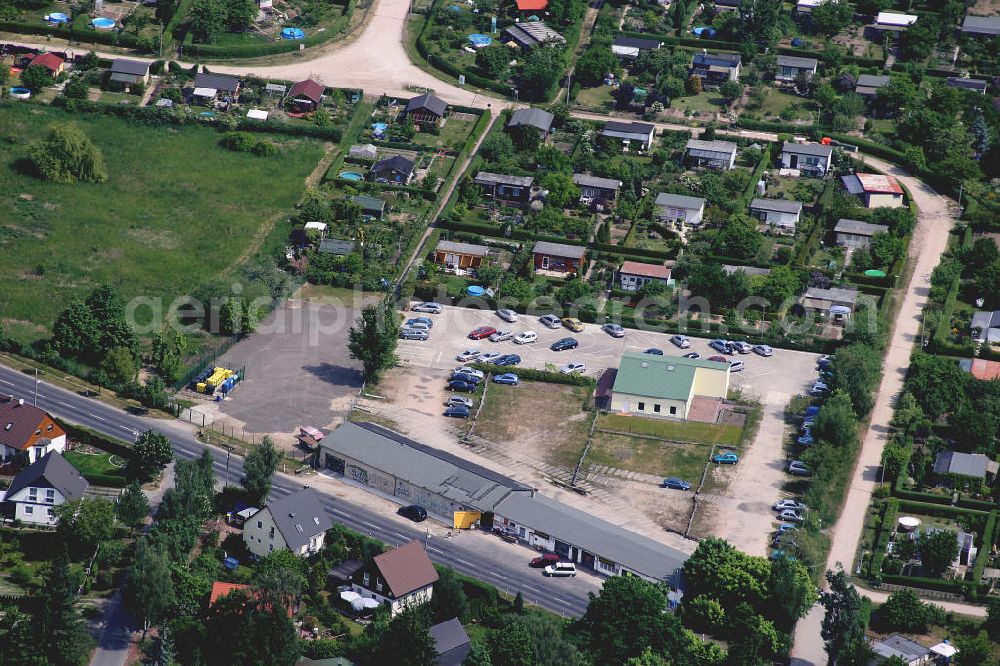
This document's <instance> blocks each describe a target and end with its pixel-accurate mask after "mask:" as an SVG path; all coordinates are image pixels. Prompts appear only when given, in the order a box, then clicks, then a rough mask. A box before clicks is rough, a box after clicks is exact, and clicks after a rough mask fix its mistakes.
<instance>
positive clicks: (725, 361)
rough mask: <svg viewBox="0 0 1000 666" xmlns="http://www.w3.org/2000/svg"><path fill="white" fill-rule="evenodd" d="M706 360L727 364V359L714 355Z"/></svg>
mask: <svg viewBox="0 0 1000 666" xmlns="http://www.w3.org/2000/svg"><path fill="white" fill-rule="evenodd" d="M708 360H709V361H715V362H716V363H726V364H728V363H729V359H728V358H726V357H725V356H719V355H718V354H716V355H715V356H709V357H708Z"/></svg>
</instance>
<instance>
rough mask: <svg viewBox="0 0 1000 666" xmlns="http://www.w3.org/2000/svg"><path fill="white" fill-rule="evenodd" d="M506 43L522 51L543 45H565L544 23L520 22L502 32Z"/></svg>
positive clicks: (562, 38)
mask: <svg viewBox="0 0 1000 666" xmlns="http://www.w3.org/2000/svg"><path fill="white" fill-rule="evenodd" d="M504 34H505V35H506V36H507V39H508V42H513V43H514V45H515V46H517V47H519V48H520V49H521V50H522V51H530V50H531V49H533V48H535V47H537V46H541V45H543V44H554V45H555V44H565V43H566V38H565V37H563V36H562V35H560V34H559V33H558V32H556V31H555V30H553V29H552V28H550V27H549V26H547V25H545V22H544V21H521V22H520V23H515V24H514V25H512V26H509V27H508V28H507V29H505V30H504Z"/></svg>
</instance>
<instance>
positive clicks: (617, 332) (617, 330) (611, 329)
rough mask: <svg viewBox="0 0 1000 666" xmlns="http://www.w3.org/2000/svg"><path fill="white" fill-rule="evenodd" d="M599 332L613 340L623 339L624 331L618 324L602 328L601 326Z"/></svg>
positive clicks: (606, 325)
mask: <svg viewBox="0 0 1000 666" xmlns="http://www.w3.org/2000/svg"><path fill="white" fill-rule="evenodd" d="M601 330H602V331H604V332H605V333H607V334H608V335H610V336H611V337H613V338H624V337H625V329H624V328H622V327H621V326H619V325H618V324H605V325H604V326H601Z"/></svg>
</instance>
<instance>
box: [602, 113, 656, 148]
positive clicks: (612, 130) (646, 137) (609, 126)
mask: <svg viewBox="0 0 1000 666" xmlns="http://www.w3.org/2000/svg"><path fill="white" fill-rule="evenodd" d="M601 136H606V137H608V138H611V139H621V140H622V143H623V144H624V145H626V146H629V147H630V146H631V144H632V142H635V143H638V144H639V149H640V150H649V148H650V146H652V145H653V137H654V136H656V127H655V126H654V125H650V124H649V123H637V122H628V123H626V122H622V121H620V120H609V121H608V122H606V123H604V129H602V130H601Z"/></svg>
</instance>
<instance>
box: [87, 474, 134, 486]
mask: <svg viewBox="0 0 1000 666" xmlns="http://www.w3.org/2000/svg"><path fill="white" fill-rule="evenodd" d="M81 474H82V475H83V478H85V479H87V481H89V482H90V483H92V484H94V485H95V486H104V487H105V488H124V487H125V486H127V485H128V479H126V478H125V476H124V475H117V476H111V475H110V474H93V473H90V472H81Z"/></svg>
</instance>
